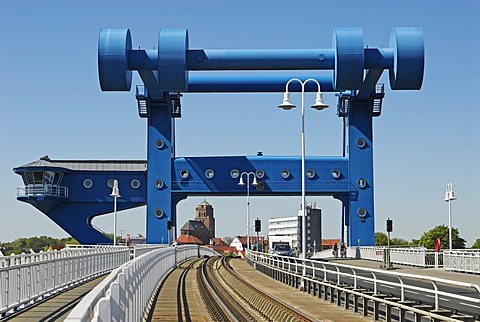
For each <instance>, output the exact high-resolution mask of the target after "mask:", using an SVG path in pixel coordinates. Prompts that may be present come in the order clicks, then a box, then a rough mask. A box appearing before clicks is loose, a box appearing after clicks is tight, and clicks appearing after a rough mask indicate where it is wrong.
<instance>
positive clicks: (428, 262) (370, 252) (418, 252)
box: [312, 246, 443, 268]
mask: <svg viewBox="0 0 480 322" xmlns="http://www.w3.org/2000/svg"><path fill="white" fill-rule="evenodd" d="M386 253H387V247H385V246H377V247H373V246H358V247H348V248H347V252H346V257H348V258H357V259H366V260H371V261H377V262H384V261H385V260H386V257H385V256H386ZM333 257H334V255H333V254H332V250H331V249H330V250H323V251H321V252H318V253H315V255H314V256H312V258H316V259H322V258H333ZM390 262H391V263H394V264H402V265H410V266H419V267H437V268H438V267H441V266H442V265H443V252H434V251H431V250H428V249H426V248H424V247H391V248H390Z"/></svg>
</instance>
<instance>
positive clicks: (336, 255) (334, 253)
mask: <svg viewBox="0 0 480 322" xmlns="http://www.w3.org/2000/svg"><path fill="white" fill-rule="evenodd" d="M333 256H334V257H335V258H337V257H338V245H337V243H335V245H333Z"/></svg>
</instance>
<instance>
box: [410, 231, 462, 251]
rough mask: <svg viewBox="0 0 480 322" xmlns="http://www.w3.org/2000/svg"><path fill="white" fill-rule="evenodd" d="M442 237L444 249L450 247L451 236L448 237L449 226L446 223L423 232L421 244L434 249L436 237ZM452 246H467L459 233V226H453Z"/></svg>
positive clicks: (455, 247) (460, 247)
mask: <svg viewBox="0 0 480 322" xmlns="http://www.w3.org/2000/svg"><path fill="white" fill-rule="evenodd" d="M437 237H438V238H440V242H441V245H442V248H443V249H448V245H449V237H448V227H447V226H445V225H439V226H436V227H435V228H433V229H431V230H429V231H427V232H425V233H423V235H422V237H420V240H419V243H420V245H422V246H424V247H426V248H428V249H433V248H434V245H435V239H436V238H437ZM452 248H453V249H462V248H465V239H463V238H461V237H460V236H459V233H458V229H457V228H453V227H452Z"/></svg>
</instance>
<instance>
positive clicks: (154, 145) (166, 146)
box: [146, 103, 175, 244]
mask: <svg viewBox="0 0 480 322" xmlns="http://www.w3.org/2000/svg"><path fill="white" fill-rule="evenodd" d="M152 105H153V106H151V107H150V110H149V117H148V142H147V156H148V159H147V165H148V168H147V185H148V186H147V222H146V233H147V243H148V244H158V243H162V241H163V243H168V229H167V221H168V220H171V219H172V206H175V205H172V187H171V182H172V118H171V111H170V108H169V106H168V104H166V103H165V104H152ZM172 223H173V221H172Z"/></svg>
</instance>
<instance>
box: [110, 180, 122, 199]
mask: <svg viewBox="0 0 480 322" xmlns="http://www.w3.org/2000/svg"><path fill="white" fill-rule="evenodd" d="M110 197H117V198H120V197H121V196H120V190H119V189H118V181H117V180H113V187H112V193H111V194H110Z"/></svg>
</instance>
